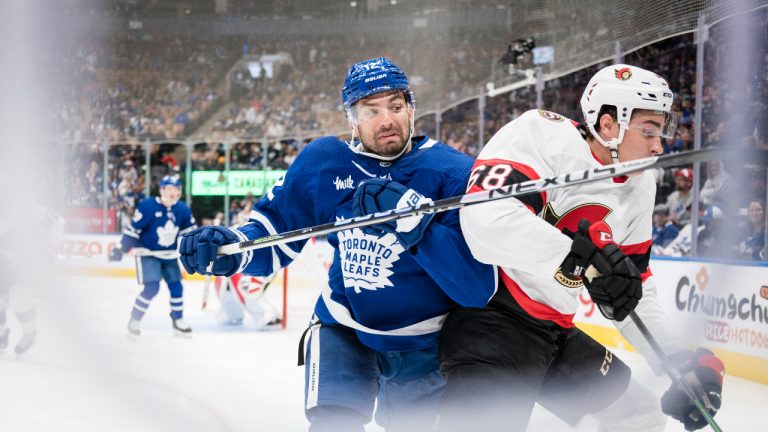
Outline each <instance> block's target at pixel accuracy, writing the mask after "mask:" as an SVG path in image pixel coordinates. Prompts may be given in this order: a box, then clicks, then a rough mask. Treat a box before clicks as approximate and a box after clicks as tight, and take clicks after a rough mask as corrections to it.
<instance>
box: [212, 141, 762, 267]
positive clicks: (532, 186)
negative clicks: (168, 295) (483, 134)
mask: <svg viewBox="0 0 768 432" xmlns="http://www.w3.org/2000/svg"><path fill="white" fill-rule="evenodd" d="M746 153H747V152H744V151H740V152H735V151H728V150H727V149H723V148H707V149H702V150H694V151H688V152H682V153H677V154H674V155H669V156H652V157H649V158H643V159H637V160H634V161H629V162H620V163H616V164H613V165H605V166H603V167H599V168H593V169H588V170H582V171H577V172H572V173H567V174H562V175H559V176H554V177H549V178H543V179H538V180H528V181H524V182H520V183H515V184H511V185H507V186H502V187H500V188H497V189H491V190H486V191H480V192H474V193H468V194H466V195H459V196H455V197H451V198H445V199H441V200H437V201H434V202H431V203H422V204H421V205H419V206H418V207H403V208H399V209H393V210H388V211H384V212H380V213H375V214H369V215H362V216H358V217H355V218H351V219H341V220H337V221H336V222H329V223H326V224H322V225H316V226H313V227H308V228H301V229H297V230H293V231H287V232H284V233H281V234H275V235H271V236H267V237H261V238H257V239H253V240H247V241H244V242H240V243H232V244H228V245H224V246H222V247H220V248H219V251H218V254H219V255H232V254H236V253H241V252H246V251H249V250H254V249H261V248H265V247H270V246H276V245H280V244H285V243H290V242H294V241H299V240H306V239H309V238H310V237H315V236H322V235H327V234H332V233H335V232H338V231H343V230H348V229H353V228H361V227H366V226H370V225H375V224H378V223H382V222H389V221H392V220H396V219H402V218H405V217H408V216H413V215H417V214H420V213H438V212H444V211H448V210H454V209H459V208H462V207H466V206H470V205H475V204H481V203H485V202H489V201H496V200H499V199H504V198H510V197H516V196H520V195H526V194H531V193H539V192H543V191H547V190H552V189H559V188H563V187H568V186H574V185H578V184H583V183H590V182H593V181H598V180H605V179H609V178H612V177H616V176H622V175H626V174H630V173H633V172H637V171H642V170H646V169H650V168H668V167H674V166H680V165H690V164H692V163H694V162H702V161H706V160H714V159H719V160H725V159H736V158H737V157H738V156H740V157H743V158H745V161H747V162H750V163H756V162H758V161H762V162H765V160H766V159H767V158H766V155H768V152H765V151H755V152H754V155H753V156H754V157H749V156H745V154H746Z"/></svg>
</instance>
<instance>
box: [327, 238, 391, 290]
mask: <svg viewBox="0 0 768 432" xmlns="http://www.w3.org/2000/svg"><path fill="white" fill-rule="evenodd" d="M403 251H404V249H403V247H402V246H401V245H400V243H398V242H397V238H396V237H395V235H394V234H391V233H386V234H383V235H381V236H379V235H374V234H367V233H365V232H363V230H361V229H360V228H353V229H351V230H344V231H341V232H339V256H340V257H341V273H342V275H343V276H344V287H346V288H353V289H354V290H355V292H356V293H358V294H360V293H361V292H362V290H364V289H365V290H377V289H380V288H386V287H392V286H393V284H392V282H391V281H390V280H389V277H390V276H392V274H393V271H392V267H393V266H394V264H395V262H397V260H399V259H400V254H401V253H402V252H403Z"/></svg>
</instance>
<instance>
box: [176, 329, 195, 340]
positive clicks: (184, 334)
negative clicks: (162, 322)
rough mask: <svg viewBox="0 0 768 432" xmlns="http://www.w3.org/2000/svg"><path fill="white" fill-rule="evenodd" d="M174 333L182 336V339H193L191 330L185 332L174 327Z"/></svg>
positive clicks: (179, 336) (178, 336)
mask: <svg viewBox="0 0 768 432" xmlns="http://www.w3.org/2000/svg"><path fill="white" fill-rule="evenodd" d="M173 335H174V336H175V337H177V338H181V339H192V332H191V331H188V332H183V331H181V330H175V329H174V330H173Z"/></svg>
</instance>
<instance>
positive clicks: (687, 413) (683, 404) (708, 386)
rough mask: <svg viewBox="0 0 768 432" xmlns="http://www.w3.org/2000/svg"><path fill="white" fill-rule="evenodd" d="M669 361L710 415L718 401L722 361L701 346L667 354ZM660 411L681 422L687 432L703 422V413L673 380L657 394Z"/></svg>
mask: <svg viewBox="0 0 768 432" xmlns="http://www.w3.org/2000/svg"><path fill="white" fill-rule="evenodd" d="M669 361H670V362H671V363H672V364H673V365H674V366H675V367H676V368H677V371H678V372H680V375H682V379H684V380H685V381H686V382H688V384H690V385H691V387H692V388H693V391H694V393H696V394H697V395H698V396H699V400H700V402H701V403H702V404H703V405H704V407H705V408H706V409H707V411H708V412H709V414H710V415H711V416H713V417H714V415H715V413H717V410H719V409H720V405H721V403H722V392H723V375H724V373H725V366H724V365H723V362H722V361H721V360H720V359H719V358H717V357H716V356H715V355H714V354H712V351H710V350H708V349H704V348H699V349H697V350H696V352H693V351H691V350H685V351H680V352H677V353H675V354H672V355H670V356H669ZM661 410H662V411H663V412H664V414H666V415H668V416H670V417H672V418H673V419H675V420H677V421H679V422H681V423H682V424H683V426H684V427H685V430H687V431H692V430H696V429H701V428H703V427H704V426H706V425H707V421H706V419H704V416H702V415H701V413H700V412H699V410H698V409H696V406H695V405H694V404H693V402H691V400H690V399H688V396H687V395H686V394H685V392H684V391H683V390H682V388H681V387H680V384H679V383H677V382H673V383H672V385H671V386H670V387H669V390H667V392H666V393H664V396H662V397H661Z"/></svg>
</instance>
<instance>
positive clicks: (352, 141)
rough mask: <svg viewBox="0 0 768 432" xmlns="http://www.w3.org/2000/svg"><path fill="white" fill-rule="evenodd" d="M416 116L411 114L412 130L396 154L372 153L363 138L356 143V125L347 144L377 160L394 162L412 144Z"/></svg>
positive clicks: (353, 149) (357, 151)
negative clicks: (366, 148)
mask: <svg viewBox="0 0 768 432" xmlns="http://www.w3.org/2000/svg"><path fill="white" fill-rule="evenodd" d="M414 117H415V116H414V115H411V130H410V131H409V132H408V138H407V139H406V140H405V142H404V144H403V148H402V149H400V151H399V152H398V153H397V154H396V155H394V156H382V155H380V154H377V153H371V152H368V151H366V150H365V146H363V140H362V139H361V140H360V142H359V143H357V144H355V128H354V127H353V128H352V138H350V140H349V142H348V143H347V145H348V146H349V148H351V149H352V151H354V152H355V153H359V154H361V155H363V156H368V157H370V158H373V159H377V160H380V161H384V162H392V161H393V160H396V159H398V158H400V156H402V155H403V154H405V152H406V150H408V148H409V147H410V145H411V139H412V138H413V130H414V122H415V120H414Z"/></svg>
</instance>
